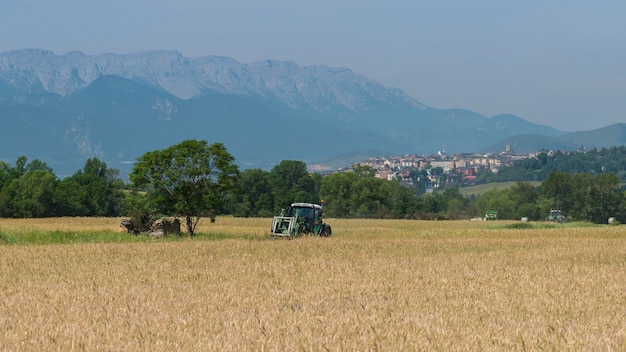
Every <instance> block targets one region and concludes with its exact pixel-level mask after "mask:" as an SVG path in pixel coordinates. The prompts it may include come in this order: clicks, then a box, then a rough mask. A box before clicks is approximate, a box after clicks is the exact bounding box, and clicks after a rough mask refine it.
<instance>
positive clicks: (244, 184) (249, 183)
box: [230, 169, 274, 217]
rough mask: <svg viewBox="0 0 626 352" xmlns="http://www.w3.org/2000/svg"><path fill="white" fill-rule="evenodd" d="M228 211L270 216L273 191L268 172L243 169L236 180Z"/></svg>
mask: <svg viewBox="0 0 626 352" xmlns="http://www.w3.org/2000/svg"><path fill="white" fill-rule="evenodd" d="M233 193H234V194H233V195H232V197H231V199H232V202H231V203H232V204H230V211H231V212H232V213H233V214H234V215H235V216H242V217H248V216H272V214H273V212H274V199H273V191H272V187H271V184H270V178H269V172H267V171H263V170H261V169H248V170H244V171H243V172H242V173H241V175H239V178H238V180H237V187H236V188H235V189H234V192H233Z"/></svg>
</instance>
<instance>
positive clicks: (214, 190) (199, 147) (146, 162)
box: [129, 140, 239, 236]
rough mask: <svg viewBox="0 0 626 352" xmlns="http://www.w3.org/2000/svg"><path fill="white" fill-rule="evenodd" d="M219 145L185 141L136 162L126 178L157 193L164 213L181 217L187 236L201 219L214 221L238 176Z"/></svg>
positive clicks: (235, 168)
mask: <svg viewBox="0 0 626 352" xmlns="http://www.w3.org/2000/svg"><path fill="white" fill-rule="evenodd" d="M234 160H235V158H234V157H233V156H232V155H230V154H229V153H228V151H227V150H226V147H224V145H223V144H222V143H213V144H211V145H208V142H207V141H197V140H186V141H183V142H181V143H179V144H176V145H173V146H171V147H169V148H167V149H164V150H155V151H152V152H148V153H145V154H144V155H142V156H141V157H139V158H138V159H137V162H136V163H135V165H134V167H133V170H132V171H131V173H130V175H129V178H130V181H131V182H132V183H133V185H134V186H135V187H147V188H146V189H147V191H148V192H152V193H156V194H157V196H158V197H157V198H156V199H158V201H159V203H160V204H159V205H160V206H161V207H162V209H163V210H168V211H172V212H174V215H177V216H183V217H184V218H185V225H186V227H187V232H188V233H189V235H190V236H193V235H194V233H195V229H196V226H197V225H198V222H199V221H200V218H202V217H205V216H208V217H210V218H211V221H215V214H216V212H217V210H218V209H219V207H220V205H221V203H222V199H223V195H224V193H225V192H226V191H228V190H229V189H231V188H233V186H234V184H235V180H236V178H237V176H238V174H239V170H238V168H237V165H235V164H234Z"/></svg>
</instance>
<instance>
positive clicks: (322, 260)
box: [0, 217, 626, 351]
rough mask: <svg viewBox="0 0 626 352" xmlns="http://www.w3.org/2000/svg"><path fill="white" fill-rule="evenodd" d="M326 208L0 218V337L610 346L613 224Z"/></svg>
mask: <svg viewBox="0 0 626 352" xmlns="http://www.w3.org/2000/svg"><path fill="white" fill-rule="evenodd" d="M327 221H328V222H329V223H330V224H331V225H332V226H333V236H331V237H329V238H318V237H302V238H297V239H293V240H270V239H268V231H269V227H270V223H271V219H238V218H230V217H228V218H218V219H217V222H216V223H215V224H211V223H210V222H209V221H205V222H203V223H202V224H201V227H200V228H199V229H198V232H199V234H200V235H199V236H198V237H196V238H194V239H189V238H188V237H181V238H175V239H158V240H152V239H146V238H144V239H141V240H138V239H132V238H131V237H134V236H131V235H128V234H122V235H120V234H118V233H117V229H118V224H119V219H101V218H98V219H90V218H70V219H39V220H32V219H29V220H11V219H0V233H1V234H2V235H3V236H4V237H5V238H12V239H13V240H12V241H10V242H6V241H5V242H0V257H1V258H2V261H0V295H1V297H2V299H1V300H0V350H6V351H19V350H29V351H31V350H62V351H72V350H90V351H91V350H107V351H109V350H124V351H134V350H142V351H146V350H148V351H172V350H177V351H207V350H220V351H242V350H255V351H257V350H261V351H263V350H272V351H275V350H281V351H283V350H285V351H287V350H288V351H294V350H316V351H317V350H332V351H345V350H349V351H362V350H386V351H417V350H436V351H450V350H452V351H454V350H496V351H503V350H505V351H511V350H519V351H523V350H552V351H562V350H592V351H595V350H599V351H619V350H626V331H625V329H624V326H626V300H625V298H624V297H625V296H624V292H626V280H624V277H626V227H624V226H601V225H595V226H588V225H587V226H582V225H585V224H571V223H570V224H565V225H560V224H555V225H552V226H546V224H545V223H532V222H531V223H528V224H529V225H527V226H524V228H519V227H516V226H514V224H518V222H504V221H490V222H485V221H439V222H438V221H410V220H338V219H327ZM62 233H70V234H71V235H64V236H65V237H66V238H65V239H64V240H63V241H60V242H54V240H52V239H51V237H54V236H59V235H60V234H62ZM93 233H98V234H99V235H98V236H96V237H92V235H91V234H93ZM50 234H52V235H50ZM107 234H108V236H110V239H111V241H108V240H107ZM25 235H27V236H30V238H31V239H30V240H20V237H21V236H25ZM37 235H38V236H40V237H41V238H47V240H46V241H49V242H48V243H49V244H36V243H43V242H46V241H34V242H33V240H32V238H36V237H37ZM126 236H128V237H126ZM68 238H69V239H68ZM72 238H81V240H77V241H74V242H72V241H71V239H72ZM90 238H91V239H94V240H90ZM127 240H128V241H130V242H126V241H127ZM2 243H4V244H2ZM28 243H31V244H28ZM32 243H35V244H32ZM54 243H57V244H54Z"/></svg>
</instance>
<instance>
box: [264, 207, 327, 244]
mask: <svg viewBox="0 0 626 352" xmlns="http://www.w3.org/2000/svg"><path fill="white" fill-rule="evenodd" d="M304 234H307V235H314V236H322V237H328V236H330V235H331V234H332V230H331V228H330V225H328V224H325V223H323V222H322V206H321V205H319V204H314V203H292V204H291V205H290V206H289V207H288V208H286V209H282V210H281V211H280V215H279V216H275V217H274V219H273V220H272V229H271V231H270V237H273V238H278V237H287V238H291V237H297V236H300V235H304Z"/></svg>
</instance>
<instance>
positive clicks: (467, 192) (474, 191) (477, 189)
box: [459, 181, 541, 196]
mask: <svg viewBox="0 0 626 352" xmlns="http://www.w3.org/2000/svg"><path fill="white" fill-rule="evenodd" d="M524 182H528V183H530V184H531V185H533V186H535V187H537V186H540V185H541V182H539V181H524ZM516 184H517V181H508V182H491V183H485V184H482V185H476V186H470V187H461V188H459V193H461V194H462V195H464V196H471V195H475V196H478V195H481V194H483V193H485V192H487V191H489V190H492V189H505V188H511V187H513V186H515V185H516Z"/></svg>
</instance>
